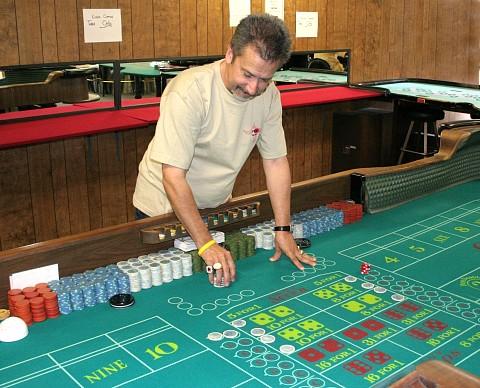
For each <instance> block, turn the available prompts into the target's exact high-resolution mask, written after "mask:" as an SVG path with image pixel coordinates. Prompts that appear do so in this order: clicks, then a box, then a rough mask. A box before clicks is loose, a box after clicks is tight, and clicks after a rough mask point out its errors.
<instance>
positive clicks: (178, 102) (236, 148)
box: [133, 61, 287, 216]
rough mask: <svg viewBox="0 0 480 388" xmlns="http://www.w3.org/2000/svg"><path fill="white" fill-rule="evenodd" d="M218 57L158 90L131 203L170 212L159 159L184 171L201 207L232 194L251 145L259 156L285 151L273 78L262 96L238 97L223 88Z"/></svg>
mask: <svg viewBox="0 0 480 388" xmlns="http://www.w3.org/2000/svg"><path fill="white" fill-rule="evenodd" d="M220 62H221V61H218V62H215V63H212V64H208V65H205V66H201V67H196V68H192V69H189V70H185V71H183V72H182V73H181V74H180V75H178V76H177V77H175V78H174V79H173V80H172V81H171V82H170V83H169V85H168V86H167V88H166V90H165V92H164V93H163V95H162V98H161V102H160V118H159V120H158V123H157V128H156V131H155V136H154V137H153V139H152V141H151V142H150V144H149V146H148V148H147V151H146V152H145V155H144V156H143V159H142V161H141V162H140V166H139V174H138V178H137V185H136V187H135V193H134V195H133V205H134V206H135V207H136V208H137V209H139V210H141V211H142V212H144V213H145V214H147V215H149V216H154V215H159V214H164V213H168V212H171V211H172V207H171V205H170V203H169V201H168V199H167V195H166V193H165V189H164V187H163V184H162V164H163V163H165V164H169V165H172V166H175V167H179V168H181V169H184V170H187V174H186V179H187V181H188V183H189V185H190V187H191V188H192V191H193V196H194V198H195V202H196V204H197V206H198V208H201V209H202V208H210V207H216V206H219V205H221V204H222V203H225V202H226V201H227V200H228V199H229V198H230V197H231V194H232V190H233V185H234V183H235V178H236V177H237V175H238V173H239V172H240V169H241V168H242V166H243V164H244V163H245V161H246V159H247V158H248V156H249V154H250V152H251V151H252V149H253V147H254V146H255V144H256V145H257V147H258V149H259V151H260V154H261V156H262V157H263V158H264V159H275V158H279V157H282V156H285V155H286V154H287V147H286V144H285V136H284V132H283V127H282V107H281V102H280V93H279V92H278V89H277V88H276V87H275V85H273V83H272V84H270V85H269V86H268V88H267V90H266V91H265V92H264V93H263V94H262V95H260V96H258V97H256V98H254V99H252V100H248V101H245V100H241V99H239V98H238V97H235V96H234V95H232V94H231V93H230V92H229V91H228V90H227V88H226V87H225V85H224V83H223V81H222V78H221V75H220Z"/></svg>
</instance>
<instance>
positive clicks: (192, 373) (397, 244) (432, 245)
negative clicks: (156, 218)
mask: <svg viewBox="0 0 480 388" xmlns="http://www.w3.org/2000/svg"><path fill="white" fill-rule="evenodd" d="M479 194H480V181H478V180H477V181H473V182H470V183H466V184H463V185H460V186H457V187H454V188H450V189H447V190H444V191H441V192H437V193H434V194H431V195H429V196H427V197H424V198H422V199H419V200H416V201H414V202H410V203H408V204H405V205H402V206H400V207H397V208H395V209H392V210H389V211H385V212H382V213H378V214H375V215H365V216H364V218H363V220H362V221H360V222H358V223H355V224H351V225H346V226H344V227H342V228H339V229H336V230H334V231H332V232H328V233H325V234H322V235H320V236H317V237H313V238H311V240H312V247H311V248H308V249H306V250H305V251H306V252H309V253H313V254H315V255H316V256H317V260H318V263H317V266H316V267H315V268H307V269H306V270H305V271H299V270H297V269H296V268H294V267H293V266H292V264H291V263H290V261H289V260H288V259H286V258H285V257H283V258H282V259H281V260H280V261H279V262H275V263H272V262H270V261H269V260H268V258H269V256H270V255H271V254H272V251H265V250H261V249H260V250H257V254H256V255H255V257H252V258H247V259H243V260H240V261H238V263H237V264H238V280H237V281H236V282H235V283H234V284H233V285H232V286H231V287H229V288H222V289H219V288H214V287H212V286H210V284H209V283H208V282H207V277H206V275H205V274H195V275H194V276H191V277H187V278H183V279H180V280H176V281H173V282H172V283H169V284H164V285H162V286H160V287H154V288H152V289H149V290H144V291H141V292H140V293H136V294H135V299H136V303H135V305H134V306H132V307H131V308H127V309H113V308H111V307H109V306H108V305H97V306H95V307H93V308H88V309H85V310H84V311H81V312H74V313H72V314H70V315H68V316H61V317H60V318H57V319H54V320H48V321H45V322H43V323H39V324H34V325H33V326H31V327H30V334H29V336H28V337H27V338H26V339H24V340H22V341H19V342H16V343H0V355H1V356H0V387H6V386H11V385H13V384H17V383H18V385H20V386H27V385H28V386H29V387H32V386H33V387H36V386H46V385H49V384H51V383H52V382H53V381H55V384H56V385H58V386H62V387H64V386H79V385H80V386H85V387H87V386H116V385H121V384H125V385H127V386H139V387H140V386H143V387H145V386H159V385H163V386H183V387H185V386H193V385H194V386H196V387H212V386H221V387H224V386H225V387H233V386H237V385H241V386H242V387H244V386H247V387H248V386H252V387H254V386H262V385H265V386H272V387H276V386H280V385H282V384H283V385H294V386H302V387H308V386H312V387H315V386H325V387H339V386H346V387H369V386H372V385H373V384H374V383H379V382H381V381H384V380H386V379H389V378H392V376H394V375H395V374H396V373H399V375H400V374H402V371H403V372H405V371H407V370H410V369H411V368H412V366H413V365H414V364H418V363H420V362H422V361H424V360H427V359H431V358H434V359H448V360H449V362H451V363H452V364H454V365H458V366H460V367H461V368H462V369H465V370H467V371H469V372H472V373H474V374H477V375H478V374H480V352H479V343H480V339H479V338H480V304H479V300H480V266H479V263H480V250H479V249H478V248H477V247H476V244H478V243H479V242H480V196H479ZM364 261H366V262H369V263H370V264H371V265H372V270H371V271H370V273H369V274H368V275H361V274H360V265H361V263H362V262H364ZM347 275H353V276H355V277H357V278H358V279H357V280H356V281H354V282H347V281H346V280H344V279H345V277H346V276H347ZM365 282H371V283H373V284H375V285H376V286H383V287H384V288H385V289H386V292H385V293H377V292H375V291H374V290H373V289H366V288H364V287H362V283H365ZM393 294H400V295H403V296H405V297H406V300H405V301H403V302H397V301H394V300H392V295H393ZM235 319H245V321H246V326H245V327H242V328H237V329H236V330H238V331H239V333H240V334H239V337H237V338H233V339H222V340H221V341H216V342H215V341H210V340H208V339H207V335H208V334H209V333H210V332H213V331H218V332H223V331H224V330H227V329H232V328H233V327H232V326H231V322H232V321H234V320H235ZM254 327H262V328H264V329H265V330H266V332H267V333H269V334H273V335H274V336H275V337H276V339H275V342H273V343H271V344H263V343H261V342H260V341H259V340H258V338H256V337H254V336H252V335H251V334H250V330H251V329H252V328H254ZM283 344H291V345H294V346H295V347H296V352H295V353H294V354H291V355H284V354H282V353H280V352H279V347H280V346H281V345H283Z"/></svg>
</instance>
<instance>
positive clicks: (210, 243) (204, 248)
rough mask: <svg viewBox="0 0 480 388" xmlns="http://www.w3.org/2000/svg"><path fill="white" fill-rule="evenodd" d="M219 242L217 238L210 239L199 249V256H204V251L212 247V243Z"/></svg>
mask: <svg viewBox="0 0 480 388" xmlns="http://www.w3.org/2000/svg"><path fill="white" fill-rule="evenodd" d="M216 243H217V242H216V241H215V240H210V241H208V242H206V243H205V244H203V245H202V246H201V247H200V249H199V250H198V255H199V256H202V255H203V253H204V252H205V251H206V250H207V249H208V248H210V247H211V246H212V245H215V244H216Z"/></svg>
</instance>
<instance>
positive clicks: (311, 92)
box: [280, 86, 382, 109]
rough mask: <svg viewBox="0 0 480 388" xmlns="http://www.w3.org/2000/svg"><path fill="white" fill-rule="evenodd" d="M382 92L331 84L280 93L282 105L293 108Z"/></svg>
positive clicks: (374, 95)
mask: <svg viewBox="0 0 480 388" xmlns="http://www.w3.org/2000/svg"><path fill="white" fill-rule="evenodd" d="M380 96H382V93H378V92H372V91H369V90H362V89H351V88H349V87H347V86H333V87H328V88H319V89H305V90H299V91H291V92H288V93H282V94H281V95H280V97H281V100H282V107H283V108H284V109H286V108H295V107H299V106H309V105H319V104H329V103H332V102H341V101H351V100H359V99H363V98H374V97H380Z"/></svg>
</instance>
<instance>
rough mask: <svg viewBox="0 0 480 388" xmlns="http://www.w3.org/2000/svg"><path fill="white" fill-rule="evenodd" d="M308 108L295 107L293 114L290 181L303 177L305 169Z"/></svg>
mask: <svg viewBox="0 0 480 388" xmlns="http://www.w3.org/2000/svg"><path fill="white" fill-rule="evenodd" d="M307 110H308V108H297V109H295V110H294V111H295V112H294V116H293V125H294V130H293V164H292V166H291V168H292V182H293V183H295V182H300V181H302V180H303V179H304V172H305V171H304V170H305V124H306V114H307V113H306V112H307Z"/></svg>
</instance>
